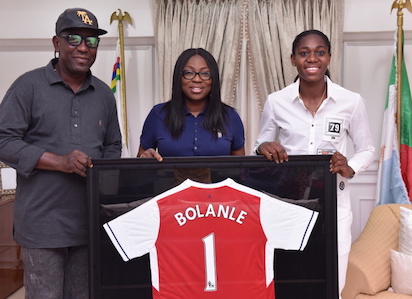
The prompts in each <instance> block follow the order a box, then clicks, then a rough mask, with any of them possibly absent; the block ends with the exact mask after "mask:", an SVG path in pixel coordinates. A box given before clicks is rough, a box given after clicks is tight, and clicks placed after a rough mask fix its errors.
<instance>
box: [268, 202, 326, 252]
mask: <svg viewBox="0 0 412 299" xmlns="http://www.w3.org/2000/svg"><path fill="white" fill-rule="evenodd" d="M260 213H261V222H262V227H263V230H264V232H265V234H266V237H267V239H268V244H269V245H270V247H272V248H278V249H286V250H303V249H304V248H305V246H306V244H307V242H308V240H309V237H310V234H311V232H312V230H313V227H314V226H315V223H316V219H317V217H318V214H319V213H318V212H316V211H312V210H310V209H307V208H304V207H302V206H298V205H295V204H291V203H287V202H283V201H281V200H278V199H275V198H272V197H270V196H267V195H265V196H263V197H262V198H261V205H260Z"/></svg>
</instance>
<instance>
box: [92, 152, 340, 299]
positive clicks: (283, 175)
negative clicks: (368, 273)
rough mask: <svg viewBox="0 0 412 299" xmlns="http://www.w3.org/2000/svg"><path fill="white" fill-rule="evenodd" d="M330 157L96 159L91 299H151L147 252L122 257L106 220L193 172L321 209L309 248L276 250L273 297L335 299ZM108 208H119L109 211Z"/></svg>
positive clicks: (198, 178)
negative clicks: (276, 159)
mask: <svg viewBox="0 0 412 299" xmlns="http://www.w3.org/2000/svg"><path fill="white" fill-rule="evenodd" d="M329 160H330V156H329V155H324V156H320V155H319V156H290V157H289V161H288V162H284V163H279V164H276V163H275V162H272V161H268V160H267V159H266V158H264V157H262V156H225V157H177V158H164V160H163V161H162V162H158V161H156V160H155V159H147V158H130V159H98V160H94V161H93V164H94V166H93V168H91V169H89V170H88V174H87V194H88V200H89V240H90V244H89V252H90V261H89V273H90V298H92V299H109V298H113V299H114V298H116V299H117V298H122V299H128V298H139V299H145V298H147V299H149V298H152V297H151V296H152V295H151V281H150V264H149V258H148V255H145V256H143V257H141V258H136V259H133V260H131V261H129V262H123V260H122V259H121V257H120V255H119V254H118V253H117V251H116V250H115V248H114V246H113V244H112V243H111V242H110V240H109V238H108V237H107V235H106V233H105V232H104V231H103V229H102V225H103V224H104V223H105V222H107V221H109V220H111V219H113V218H115V217H117V216H119V215H120V214H122V213H124V212H126V211H128V210H130V209H132V208H134V207H136V206H138V205H139V204H141V203H143V202H145V201H147V200H148V199H150V198H152V197H154V196H156V195H158V194H160V193H162V192H164V191H166V190H168V189H170V188H172V187H174V186H176V185H177V184H178V183H180V182H181V181H182V180H183V179H184V178H186V177H190V178H191V179H193V180H195V181H201V182H218V181H222V180H224V179H226V178H231V179H233V180H235V181H236V182H238V183H240V184H243V185H246V186H249V187H252V188H254V189H256V190H259V191H263V192H266V193H269V194H273V195H276V196H279V197H281V198H284V199H285V200H287V201H289V202H291V203H292V204H300V205H304V206H307V207H308V208H311V209H314V210H318V211H319V212H320V214H319V217H318V220H317V224H316V225H315V228H314V230H313V232H312V235H311V238H310V240H309V242H308V244H307V246H306V248H305V250H304V251H287V250H275V262H274V263H275V265H274V277H275V292H276V298H277V299H295V298H296V299H297V298H299V299H301V298H306V299H311V298H313V299H335V298H336V299H337V298H338V297H339V296H338V276H337V212H336V207H337V205H336V192H337V191H336V175H335V174H332V173H330V171H329ZM203 170H206V172H204V171H203ZM193 176H194V177H193ZM107 205H110V206H112V205H115V206H116V207H117V206H118V209H115V210H106V209H105V207H106V206H107Z"/></svg>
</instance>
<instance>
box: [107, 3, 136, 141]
mask: <svg viewBox="0 0 412 299" xmlns="http://www.w3.org/2000/svg"><path fill="white" fill-rule="evenodd" d="M118 11H119V14H116V12H113V13H112V15H111V17H110V24H112V22H113V21H118V28H119V43H120V78H121V79H120V88H121V94H122V99H121V101H122V102H121V103H122V111H124V113H123V118H122V124H121V125H122V128H123V132H124V135H125V136H123V137H124V140H125V143H126V146H128V144H129V142H128V132H127V106H126V63H125V59H124V33H123V22H128V23H129V24H133V21H132V18H131V17H130V15H129V13H128V12H126V11H125V12H124V14H122V10H121V9H118Z"/></svg>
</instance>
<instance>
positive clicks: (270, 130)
mask: <svg viewBox="0 0 412 299" xmlns="http://www.w3.org/2000/svg"><path fill="white" fill-rule="evenodd" d="M330 58H331V46H330V41H329V39H328V37H327V36H326V35H325V34H323V33H322V32H320V31H317V30H309V31H304V32H302V33H300V34H299V35H298V36H296V38H295V40H294V42H293V45H292V54H291V61H292V65H293V66H295V67H296V69H297V71H298V77H297V80H296V81H295V82H294V83H292V84H290V85H289V86H287V87H285V88H284V89H282V90H280V91H277V92H274V93H272V94H270V95H269V96H268V98H267V100H266V103H265V106H264V109H263V114H262V118H261V124H260V133H259V136H258V139H257V141H256V146H255V151H256V153H258V154H261V155H264V156H265V157H266V158H268V159H269V160H273V161H275V162H276V163H282V162H284V161H287V160H288V155H321V154H333V155H332V158H331V160H330V171H331V172H332V173H336V174H338V176H337V191H338V192H337V194H338V203H337V206H338V254H339V257H338V261H339V265H338V267H339V293H341V291H342V289H343V287H344V284H345V279H346V269H347V262H348V256H349V250H350V246H351V224H352V211H351V206H350V194H349V188H348V184H347V180H348V179H351V178H353V177H354V175H355V174H358V173H359V172H361V171H363V170H365V169H366V168H367V167H368V166H369V164H371V163H372V161H373V159H374V153H375V148H374V146H373V140H372V135H371V132H370V129H369V123H368V116H367V113H366V109H365V103H364V100H363V98H362V97H361V96H360V95H359V94H357V93H354V92H351V91H349V90H347V89H344V88H343V87H341V86H339V85H337V84H335V83H333V82H332V81H331V80H330V79H329V76H328V75H329V74H328V66H329V63H330ZM349 138H350V139H351V140H352V142H353V146H354V155H353V157H351V158H350V159H347V158H346V155H347V154H346V152H347V143H348V140H349Z"/></svg>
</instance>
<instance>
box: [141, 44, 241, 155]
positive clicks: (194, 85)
mask: <svg viewBox="0 0 412 299" xmlns="http://www.w3.org/2000/svg"><path fill="white" fill-rule="evenodd" d="M244 142H245V137H244V128H243V124H242V121H241V119H240V117H239V114H238V113H237V112H236V111H235V110H234V109H233V108H232V107H230V106H228V105H226V104H224V103H223V102H222V101H221V95H220V79H219V70H218V66H217V62H216V60H215V59H214V57H213V56H212V55H211V54H210V53H209V52H207V51H206V50H204V49H201V48H198V49H187V50H185V51H184V52H183V53H182V54H181V55H180V56H179V58H178V59H177V61H176V64H175V68H174V73H173V87H172V98H171V100H169V101H168V102H166V103H162V104H158V105H156V106H154V107H153V108H152V110H151V111H150V113H149V115H148V116H147V118H146V120H145V123H144V125H143V130H142V135H141V136H140V148H139V152H138V156H139V157H146V158H147V157H155V158H156V159H157V160H159V161H161V160H162V157H163V156H167V157H176V156H224V155H245V148H244Z"/></svg>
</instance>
